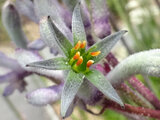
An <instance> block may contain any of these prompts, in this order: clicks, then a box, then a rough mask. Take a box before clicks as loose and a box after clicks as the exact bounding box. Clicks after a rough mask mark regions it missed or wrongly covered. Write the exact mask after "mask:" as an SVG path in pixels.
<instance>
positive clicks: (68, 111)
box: [63, 99, 77, 119]
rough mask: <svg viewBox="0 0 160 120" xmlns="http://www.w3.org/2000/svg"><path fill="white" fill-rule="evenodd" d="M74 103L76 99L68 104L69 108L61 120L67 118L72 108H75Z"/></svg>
mask: <svg viewBox="0 0 160 120" xmlns="http://www.w3.org/2000/svg"><path fill="white" fill-rule="evenodd" d="M76 101H77V100H76V99H74V100H73V101H72V103H71V104H70V106H69V108H68V110H67V112H66V115H65V116H64V117H63V119H65V118H67V117H69V116H70V115H71V114H72V112H73V109H74V107H75V106H76Z"/></svg>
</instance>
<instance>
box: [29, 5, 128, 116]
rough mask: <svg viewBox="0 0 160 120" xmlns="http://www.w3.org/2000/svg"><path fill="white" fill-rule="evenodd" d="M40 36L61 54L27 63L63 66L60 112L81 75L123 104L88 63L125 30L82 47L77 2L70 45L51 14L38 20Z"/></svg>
mask: <svg viewBox="0 0 160 120" xmlns="http://www.w3.org/2000/svg"><path fill="white" fill-rule="evenodd" d="M40 32H41V37H42V38H45V39H44V40H45V43H46V44H48V45H49V46H51V47H52V46H57V48H58V49H59V50H61V51H62V52H63V53H64V55H65V57H56V58H53V59H49V60H44V61H39V62H34V63H30V64H27V66H28V67H36V68H44V69H50V70H67V71H68V75H67V77H66V80H65V83H64V87H63V90H62V95H61V115H62V117H65V116H66V113H67V110H68V108H69V107H70V105H71V103H72V102H73V100H74V98H75V96H76V94H77V92H78V90H79V88H80V87H81V85H82V83H83V82H84V79H87V80H88V81H90V82H91V83H92V84H93V85H94V86H96V87H97V88H98V89H99V90H100V91H101V92H102V93H103V94H104V95H105V96H106V97H107V98H109V99H111V100H113V101H115V102H117V103H119V104H120V105H121V106H123V102H122V101H121V99H120V97H119V96H118V94H117V93H116V91H115V90H114V88H113V87H112V85H111V84H110V82H109V81H107V80H106V79H105V77H104V76H103V74H102V73H101V72H99V71H97V70H94V69H91V68H90V66H91V65H92V64H95V63H97V62H99V61H100V60H102V59H103V58H104V57H105V56H106V55H107V54H108V53H109V51H110V50H111V48H112V47H113V46H114V44H115V43H116V42H117V41H118V40H119V39H120V38H121V37H122V35H123V34H124V33H126V31H125V30H122V31H119V32H117V33H115V34H113V35H110V36H108V37H106V38H104V39H102V40H100V41H99V42H97V43H95V44H94V45H93V46H91V47H90V48H88V49H87V50H86V44H87V43H86V33H85V30H84V25H83V22H82V18H81V13H80V3H78V4H77V5H76V7H75V9H74V11H73V16H72V33H73V41H74V45H72V43H71V42H70V41H69V40H68V39H67V38H66V37H65V36H64V35H63V34H62V33H61V31H60V30H59V29H58V28H57V27H56V25H55V24H54V22H53V21H52V20H51V18H50V17H49V16H48V17H45V18H43V19H42V20H41V22H40Z"/></svg>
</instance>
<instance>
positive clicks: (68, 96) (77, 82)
mask: <svg viewBox="0 0 160 120" xmlns="http://www.w3.org/2000/svg"><path fill="white" fill-rule="evenodd" d="M83 78H84V75H83V74H77V73H75V72H74V71H70V72H69V73H68V76H67V79H66V81H65V84H64V88H63V91H62V96H61V115H62V117H65V116H66V113H67V110H68V108H69V106H70V105H71V103H72V101H73V99H74V98H75V95H76V94H77V92H78V89H79V88H80V86H81V84H82V83H83Z"/></svg>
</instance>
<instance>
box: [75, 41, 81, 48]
mask: <svg viewBox="0 0 160 120" xmlns="http://www.w3.org/2000/svg"><path fill="white" fill-rule="evenodd" d="M80 46H81V41H80V40H79V41H78V43H77V44H76V45H75V46H74V49H75V50H78V49H79V48H80Z"/></svg>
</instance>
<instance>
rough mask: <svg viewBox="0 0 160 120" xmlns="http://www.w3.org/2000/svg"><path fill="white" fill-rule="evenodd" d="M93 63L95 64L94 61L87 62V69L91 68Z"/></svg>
mask: <svg viewBox="0 0 160 120" xmlns="http://www.w3.org/2000/svg"><path fill="white" fill-rule="evenodd" d="M93 63H94V61H93V60H88V62H87V67H88V68H89V67H90V66H91V65H92V64H93Z"/></svg>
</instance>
